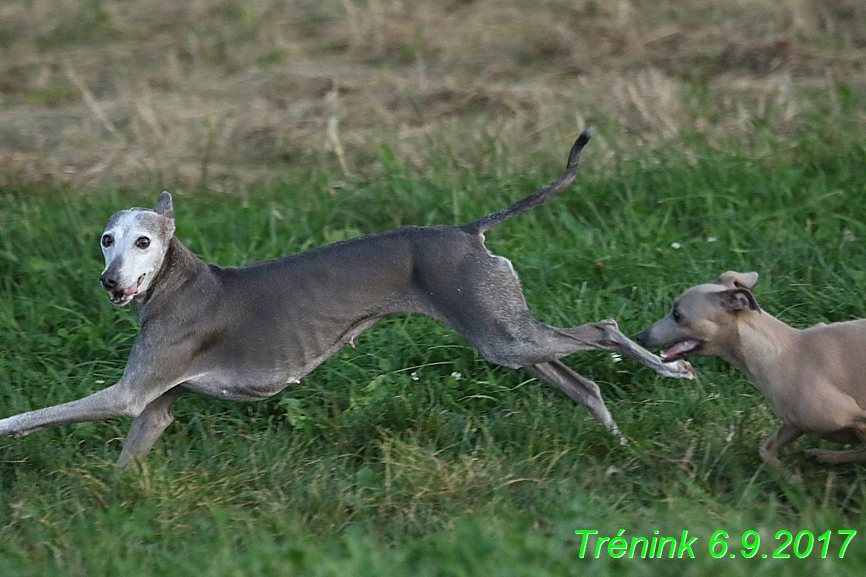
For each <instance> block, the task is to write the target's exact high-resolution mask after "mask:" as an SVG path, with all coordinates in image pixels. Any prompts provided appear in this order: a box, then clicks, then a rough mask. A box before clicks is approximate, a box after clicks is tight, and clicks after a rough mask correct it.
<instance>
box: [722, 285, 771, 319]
mask: <svg viewBox="0 0 866 577" xmlns="http://www.w3.org/2000/svg"><path fill="white" fill-rule="evenodd" d="M712 294H713V295H714V296H715V295H718V299H719V302H720V303H721V305H722V308H723V309H725V310H726V311H728V312H729V313H735V312H737V311H742V310H745V309H749V310H752V311H758V312H761V307H759V306H758V301H756V300H755V297H754V295H752V293H751V292H750V291H749V289H746V288H733V289H729V290H726V291H720V292H717V293H712Z"/></svg>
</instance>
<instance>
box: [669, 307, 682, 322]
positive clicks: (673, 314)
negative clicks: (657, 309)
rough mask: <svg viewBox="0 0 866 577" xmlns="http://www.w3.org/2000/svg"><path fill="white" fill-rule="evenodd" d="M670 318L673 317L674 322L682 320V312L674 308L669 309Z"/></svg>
mask: <svg viewBox="0 0 866 577" xmlns="http://www.w3.org/2000/svg"><path fill="white" fill-rule="evenodd" d="M671 318H672V319H674V322H675V323H678V322H680V321H681V320H683V313H681V312H680V309H674V310H672V311H671Z"/></svg>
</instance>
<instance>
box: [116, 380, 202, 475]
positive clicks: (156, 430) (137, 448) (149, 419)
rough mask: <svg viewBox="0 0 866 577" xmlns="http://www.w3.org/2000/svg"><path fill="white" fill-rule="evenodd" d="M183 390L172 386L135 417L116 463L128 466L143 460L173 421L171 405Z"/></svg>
mask: <svg viewBox="0 0 866 577" xmlns="http://www.w3.org/2000/svg"><path fill="white" fill-rule="evenodd" d="M184 392H186V391H185V390H184V389H183V387H181V386H177V387H174V388H173V389H171V390H169V391H168V392H166V393H163V395H162V396H161V397H158V398H157V399H156V400H154V401H151V402H150V404H148V405H147V406H146V407H145V408H144V410H143V411H141V413H139V415H138V416H137V417H135V419H134V420H133V421H132V425H131V426H130V427H129V434H127V435H126V440H125V441H124V442H123V449H122V450H121V451H120V457H119V458H118V459H117V464H118V465H120V466H122V467H128V466H131V465H134V464H135V463H136V462H140V461H143V460H144V458H145V457H146V456H147V454H148V453H149V452H150V450H151V449H152V448H153V445H154V443H156V440H157V439H159V436H160V435H161V434H162V432H163V431H165V429H166V428H167V427H168V426H169V425H170V424H171V423H172V421H174V416H173V415H172V414H171V406H172V405H173V404H174V402H175V401H176V400H177V399H178V398H179V397H180V396H181V395H182V394H183V393H184Z"/></svg>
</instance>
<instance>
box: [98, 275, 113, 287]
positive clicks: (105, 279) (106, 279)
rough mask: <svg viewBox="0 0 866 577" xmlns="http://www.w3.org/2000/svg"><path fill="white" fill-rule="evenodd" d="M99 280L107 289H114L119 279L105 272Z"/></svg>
mask: <svg viewBox="0 0 866 577" xmlns="http://www.w3.org/2000/svg"><path fill="white" fill-rule="evenodd" d="M99 282H101V283H102V286H103V287H105V290H107V291H110V290H114V287H116V286H117V279H116V278H114V277H112V276H109V275H105V274H104V275H102V276H101V277H99Z"/></svg>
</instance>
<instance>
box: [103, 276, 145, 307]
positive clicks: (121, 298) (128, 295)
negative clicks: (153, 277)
mask: <svg viewBox="0 0 866 577" xmlns="http://www.w3.org/2000/svg"><path fill="white" fill-rule="evenodd" d="M144 276H145V275H141V276H140V277H138V280H137V281H135V284H133V285H130V286H128V287H127V288H125V289H123V290H122V291H110V292H109V293H108V294H109V297H108V298H109V300H111V303H112V304H115V305H117V306H123V305H125V304H126V303H128V302H129V301H131V300H132V299H133V297H135V295H137V294H138V287H140V286H141V282H142V281H143V280H144Z"/></svg>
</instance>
